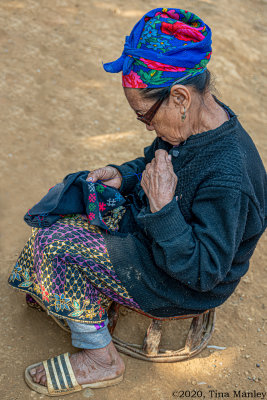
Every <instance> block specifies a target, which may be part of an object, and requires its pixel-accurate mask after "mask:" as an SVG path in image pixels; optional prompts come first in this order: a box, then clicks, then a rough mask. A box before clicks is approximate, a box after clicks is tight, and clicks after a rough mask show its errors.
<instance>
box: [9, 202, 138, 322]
mask: <svg viewBox="0 0 267 400" xmlns="http://www.w3.org/2000/svg"><path fill="white" fill-rule="evenodd" d="M125 211H126V209H125V207H123V206H120V207H118V208H116V209H114V210H110V211H109V213H107V215H105V217H104V218H105V223H106V224H107V226H109V228H110V229H111V230H118V229H119V221H120V220H121V218H122V216H123V214H124V213H125ZM9 284H10V285H11V286H12V287H14V288H16V289H18V290H20V291H23V292H26V293H28V294H30V295H33V296H34V297H36V298H37V299H38V300H39V301H40V302H41V304H42V305H43V306H44V308H46V310H47V311H48V313H50V314H52V315H55V316H56V317H58V318H67V319H70V320H73V321H77V322H81V323H88V324H101V323H103V322H104V321H105V320H106V318H107V310H108V307H109V306H110V304H111V302H112V300H114V301H116V302H117V303H120V304H122V305H126V306H130V307H132V308H135V309H138V308H140V307H139V305H138V304H137V303H136V301H135V300H134V299H133V298H131V297H130V296H129V294H128V292H127V290H126V289H125V288H124V287H123V285H122V284H121V282H120V280H119V279H118V277H117V276H116V274H115V272H114V270H113V267H112V263H111V261H110V258H109V254H108V252H107V249H106V247H105V241H104V238H103V236H102V235H101V228H99V227H97V226H95V225H90V224H89V222H88V219H87V217H86V216H85V215H72V216H65V217H64V218H62V219H60V220H59V221H57V222H56V223H55V224H53V225H52V226H51V227H48V228H44V229H40V228H33V229H32V235H31V237H30V239H29V240H28V242H27V244H26V245H25V247H24V249H23V250H22V253H21V254H20V256H19V258H18V261H17V263H16V266H15V268H14V270H13V272H12V273H11V275H10V277H9Z"/></svg>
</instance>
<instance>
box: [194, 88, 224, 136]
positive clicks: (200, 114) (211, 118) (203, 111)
mask: <svg viewBox="0 0 267 400" xmlns="http://www.w3.org/2000/svg"><path fill="white" fill-rule="evenodd" d="M196 108H197V111H195V112H193V113H194V114H193V115H195V117H196V118H195V121H192V128H193V129H192V131H191V132H192V133H191V134H193V135H195V134H197V133H202V132H207V131H210V130H213V129H216V128H218V127H219V126H221V125H222V124H223V123H224V122H226V121H228V120H229V117H228V115H227V113H226V111H225V110H224V108H223V107H221V106H220V105H219V104H218V103H217V102H216V100H215V99H214V97H213V96H212V94H211V93H207V94H206V95H205V97H204V98H203V101H202V100H200V101H199V104H198V106H197V107H196ZM192 111H193V110H192Z"/></svg>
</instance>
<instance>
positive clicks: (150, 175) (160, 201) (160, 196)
mask: <svg viewBox="0 0 267 400" xmlns="http://www.w3.org/2000/svg"><path fill="white" fill-rule="evenodd" d="M177 181H178V178H177V176H176V175H175V173H174V171H173V166H172V162H171V160H170V159H169V157H168V153H167V151H166V150H163V149H160V150H156V152H155V158H153V160H152V161H151V163H148V164H147V165H146V169H145V170H144V172H143V174H142V180H141V186H142V188H143V189H144V192H145V194H146V195H147V197H148V200H149V205H150V210H151V212H152V213H155V212H157V211H159V210H161V209H162V208H163V207H164V206H165V205H166V204H168V203H170V202H171V201H172V199H173V197H174V193H175V188H176V185H177Z"/></svg>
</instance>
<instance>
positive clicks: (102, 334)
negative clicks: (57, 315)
mask: <svg viewBox="0 0 267 400" xmlns="http://www.w3.org/2000/svg"><path fill="white" fill-rule="evenodd" d="M66 321H67V323H68V325H69V327H70V330H71V339H72V345H73V346H74V347H78V348H79V349H102V348H103V347H106V346H107V345H108V344H109V343H110V342H111V340H112V337H111V335H110V333H109V330H108V327H107V325H108V322H109V321H108V318H107V319H106V320H105V322H104V324H103V325H104V326H103V327H101V328H100V329H97V328H95V326H94V325H92V324H80V323H79V322H74V321H71V320H68V319H66Z"/></svg>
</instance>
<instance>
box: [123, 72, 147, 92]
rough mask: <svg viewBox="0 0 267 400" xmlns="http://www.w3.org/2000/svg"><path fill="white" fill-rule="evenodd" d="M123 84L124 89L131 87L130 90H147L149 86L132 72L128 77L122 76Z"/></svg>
mask: <svg viewBox="0 0 267 400" xmlns="http://www.w3.org/2000/svg"><path fill="white" fill-rule="evenodd" d="M122 83H123V87H130V88H146V87H147V85H146V84H145V83H144V82H143V81H142V79H141V78H140V76H139V75H138V74H137V73H136V72H133V71H131V72H130V73H129V74H128V75H123V76H122Z"/></svg>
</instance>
